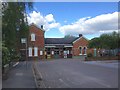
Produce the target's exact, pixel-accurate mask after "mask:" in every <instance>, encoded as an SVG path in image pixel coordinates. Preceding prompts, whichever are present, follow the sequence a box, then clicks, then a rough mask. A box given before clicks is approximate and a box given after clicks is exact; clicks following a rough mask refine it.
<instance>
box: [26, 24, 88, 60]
mask: <svg viewBox="0 0 120 90" xmlns="http://www.w3.org/2000/svg"><path fill="white" fill-rule="evenodd" d="M44 33H45V31H44V30H43V26H41V28H39V27H38V26H36V25H35V24H31V25H30V28H29V37H28V42H27V48H28V50H27V56H28V58H29V59H35V58H36V59H48V58H75V57H81V56H86V55H87V45H88V40H87V39H86V38H85V37H84V36H82V34H79V37H70V38H45V37H44Z"/></svg>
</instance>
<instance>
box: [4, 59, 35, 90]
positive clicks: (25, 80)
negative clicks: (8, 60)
mask: <svg viewBox="0 0 120 90" xmlns="http://www.w3.org/2000/svg"><path fill="white" fill-rule="evenodd" d="M26 65H27V67H26ZM8 76H9V77H8V79H7V80H3V82H2V87H3V88H36V85H35V81H34V77H33V72H32V62H31V61H29V62H27V64H26V62H25V61H24V62H20V63H19V64H18V65H17V66H15V67H14V68H12V69H11V70H10V72H9V75H8ZM3 90H4V89H3Z"/></svg>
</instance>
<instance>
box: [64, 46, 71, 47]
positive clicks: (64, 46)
mask: <svg viewBox="0 0 120 90" xmlns="http://www.w3.org/2000/svg"><path fill="white" fill-rule="evenodd" d="M64 47H73V46H64Z"/></svg>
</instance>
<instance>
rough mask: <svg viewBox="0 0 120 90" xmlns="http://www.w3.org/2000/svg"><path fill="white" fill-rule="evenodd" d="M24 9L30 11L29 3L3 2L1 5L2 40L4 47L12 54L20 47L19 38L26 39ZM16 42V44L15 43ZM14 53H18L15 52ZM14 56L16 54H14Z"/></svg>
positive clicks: (26, 30) (26, 29)
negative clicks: (27, 8)
mask: <svg viewBox="0 0 120 90" xmlns="http://www.w3.org/2000/svg"><path fill="white" fill-rule="evenodd" d="M26 7H29V9H30V10H31V9H32V3H31V2H3V3H2V39H3V41H4V44H5V47H6V48H7V49H8V50H9V52H10V53H11V54H12V53H13V51H15V52H16V51H17V50H18V48H19V46H18V45H20V38H21V37H27V35H28V23H27V16H26ZM16 42H17V43H16ZM16 53H19V51H17V52H16ZM15 55H16V54H15Z"/></svg>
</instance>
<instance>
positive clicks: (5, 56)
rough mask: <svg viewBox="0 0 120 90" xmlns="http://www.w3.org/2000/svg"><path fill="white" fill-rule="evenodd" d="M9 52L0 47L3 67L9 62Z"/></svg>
mask: <svg viewBox="0 0 120 90" xmlns="http://www.w3.org/2000/svg"><path fill="white" fill-rule="evenodd" d="M9 56H10V52H9V50H8V48H7V47H5V46H4V45H3V46H2V65H3V66H4V65H5V64H8V63H9V61H10V58H9Z"/></svg>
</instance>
